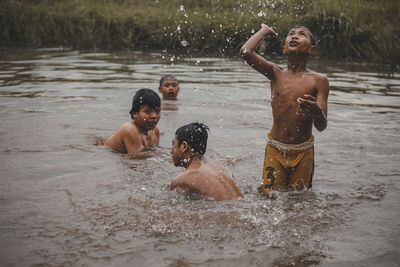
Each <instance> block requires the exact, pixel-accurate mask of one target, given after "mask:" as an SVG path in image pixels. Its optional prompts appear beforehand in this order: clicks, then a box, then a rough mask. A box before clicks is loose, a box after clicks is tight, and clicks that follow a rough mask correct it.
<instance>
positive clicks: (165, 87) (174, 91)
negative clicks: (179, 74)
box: [158, 74, 179, 100]
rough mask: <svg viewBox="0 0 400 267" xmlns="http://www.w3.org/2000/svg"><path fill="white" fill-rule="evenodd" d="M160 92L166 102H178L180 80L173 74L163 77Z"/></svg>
mask: <svg viewBox="0 0 400 267" xmlns="http://www.w3.org/2000/svg"><path fill="white" fill-rule="evenodd" d="M158 91H160V93H161V94H162V95H163V99H164V100H176V98H177V97H178V93H179V81H178V79H177V78H176V77H175V76H174V75H172V74H167V75H164V76H162V77H161V79H160V87H158Z"/></svg>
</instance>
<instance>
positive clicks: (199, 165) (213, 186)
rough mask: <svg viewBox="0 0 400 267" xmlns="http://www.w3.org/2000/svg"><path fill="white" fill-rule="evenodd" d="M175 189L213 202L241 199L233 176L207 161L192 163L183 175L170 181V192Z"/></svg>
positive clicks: (220, 165) (216, 164) (218, 164)
mask: <svg viewBox="0 0 400 267" xmlns="http://www.w3.org/2000/svg"><path fill="white" fill-rule="evenodd" d="M176 187H183V188H187V189H189V190H190V191H192V192H196V193H198V194H201V195H205V196H209V197H212V198H214V199H215V200H230V199H236V198H238V197H242V194H241V193H240V191H239V189H238V187H237V185H236V183H235V181H234V178H233V174H232V173H231V172H230V171H229V170H228V169H227V168H226V167H225V166H224V165H222V164H220V163H218V162H213V161H209V160H201V161H195V162H193V163H192V164H191V165H190V166H189V167H188V168H187V169H186V170H185V171H184V172H183V173H181V174H180V175H178V176H177V177H175V178H174V179H173V180H172V182H171V186H170V188H171V190H173V189H175V188H176Z"/></svg>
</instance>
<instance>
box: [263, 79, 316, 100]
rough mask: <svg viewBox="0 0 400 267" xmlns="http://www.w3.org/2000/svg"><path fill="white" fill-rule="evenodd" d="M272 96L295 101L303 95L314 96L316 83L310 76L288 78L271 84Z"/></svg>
mask: <svg viewBox="0 0 400 267" xmlns="http://www.w3.org/2000/svg"><path fill="white" fill-rule="evenodd" d="M271 90H272V96H273V97H275V98H293V99H297V98H298V97H301V96H303V95H305V94H308V95H313V96H315V94H316V83H315V80H314V79H313V77H312V76H310V75H300V76H295V77H293V76H288V77H285V78H282V79H280V80H278V81H276V82H274V83H271Z"/></svg>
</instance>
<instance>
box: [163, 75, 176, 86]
mask: <svg viewBox="0 0 400 267" xmlns="http://www.w3.org/2000/svg"><path fill="white" fill-rule="evenodd" d="M167 78H172V79H175V80H177V81H178V79H177V78H176V76H174V75H172V74H165V75H164V76H162V77H161V79H160V86H161V84H162V82H163V81H164V80H165V79H167Z"/></svg>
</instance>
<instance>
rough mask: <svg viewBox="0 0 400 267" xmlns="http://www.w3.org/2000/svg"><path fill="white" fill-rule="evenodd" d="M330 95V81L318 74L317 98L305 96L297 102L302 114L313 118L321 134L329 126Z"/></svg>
mask: <svg viewBox="0 0 400 267" xmlns="http://www.w3.org/2000/svg"><path fill="white" fill-rule="evenodd" d="M328 94H329V82H328V79H327V78H326V77H325V76H324V75H321V74H318V76H317V93H316V97H314V96H312V95H304V96H303V97H299V98H298V100H297V101H298V103H299V108H300V112H302V113H303V114H305V115H307V116H311V117H312V118H313V120H314V126H315V128H316V129H317V130H318V131H320V132H321V131H323V130H324V129H325V128H326V126H327V124H328V119H327V116H328Z"/></svg>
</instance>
